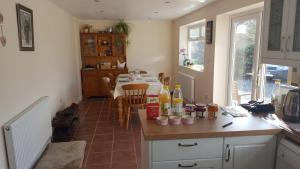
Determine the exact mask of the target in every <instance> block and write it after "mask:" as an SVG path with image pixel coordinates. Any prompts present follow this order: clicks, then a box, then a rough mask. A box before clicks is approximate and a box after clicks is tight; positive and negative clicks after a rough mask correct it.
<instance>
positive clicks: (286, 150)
mask: <svg viewBox="0 0 300 169" xmlns="http://www.w3.org/2000/svg"><path fill="white" fill-rule="evenodd" d="M299 167H300V146H299V145H297V144H294V143H293V142H290V141H288V140H286V139H283V140H281V142H280V144H279V146H278V149H277V163H276V169H299Z"/></svg>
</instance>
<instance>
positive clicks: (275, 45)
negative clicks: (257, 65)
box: [262, 0, 289, 59]
mask: <svg viewBox="0 0 300 169" xmlns="http://www.w3.org/2000/svg"><path fill="white" fill-rule="evenodd" d="M288 1H289V0H266V1H265V9H264V11H265V12H264V24H263V25H264V26H263V32H264V33H263V43H262V58H263V59H264V58H275V59H281V58H284V53H285V49H284V43H285V41H286V30H287V29H286V22H287V18H288V13H287V10H286V9H287V8H288Z"/></svg>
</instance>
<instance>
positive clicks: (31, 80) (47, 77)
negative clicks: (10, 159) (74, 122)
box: [0, 0, 80, 169]
mask: <svg viewBox="0 0 300 169" xmlns="http://www.w3.org/2000/svg"><path fill="white" fill-rule="evenodd" d="M15 3H21V4H23V5H24V6H26V7H28V8H30V9H32V10H33V13H34V18H33V20H34V35H35V51H34V52H23V51H19V44H18V31H17V19H16V18H17V17H16V4H15ZM0 12H1V13H2V14H3V15H4V23H3V25H4V27H3V28H4V35H5V36H6V38H7V46H6V47H2V46H0V126H2V125H3V124H4V123H5V122H7V121H8V120H9V119H10V118H12V117H13V116H15V115H16V114H18V113H19V112H21V111H22V110H23V109H24V108H26V107H27V106H29V105H30V104H31V103H33V102H34V101H36V100H37V99H38V98H40V97H41V96H45V95H47V96H50V99H51V106H50V107H49V109H50V110H51V111H52V112H53V113H55V112H56V111H57V110H58V109H61V108H63V107H65V106H67V105H69V104H70V103H71V102H75V101H78V99H79V98H80V85H79V83H78V82H79V79H78V74H79V69H78V68H77V66H76V65H77V63H76V62H78V60H76V57H75V55H76V48H75V43H74V41H75V40H74V39H75V38H74V19H73V17H72V16H70V15H69V14H67V13H66V12H64V11H63V10H61V9H60V8H58V7H57V6H55V5H54V4H52V3H51V2H49V1H48V0H17V1H15V0H1V1H0ZM32 120H38V119H32ZM0 131H1V132H0V168H1V169H6V168H7V162H6V156H5V149H4V140H3V135H2V134H3V133H2V130H0Z"/></svg>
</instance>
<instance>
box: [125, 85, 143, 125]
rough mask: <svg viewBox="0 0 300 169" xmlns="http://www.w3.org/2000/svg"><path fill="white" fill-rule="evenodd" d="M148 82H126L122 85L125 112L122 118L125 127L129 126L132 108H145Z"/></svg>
mask: <svg viewBox="0 0 300 169" xmlns="http://www.w3.org/2000/svg"><path fill="white" fill-rule="evenodd" d="M148 87H149V85H148V84H128V85H123V86H122V89H123V91H124V106H125V113H124V115H123V118H124V120H125V123H126V126H125V127H126V129H128V127H129V122H130V116H131V113H132V110H133V109H134V108H145V103H146V93H147V90H148Z"/></svg>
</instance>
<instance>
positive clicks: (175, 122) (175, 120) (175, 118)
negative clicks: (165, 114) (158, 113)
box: [169, 116, 181, 125]
mask: <svg viewBox="0 0 300 169" xmlns="http://www.w3.org/2000/svg"><path fill="white" fill-rule="evenodd" d="M169 121H170V124H171V125H179V124H180V123H181V118H180V117H179V116H170V117H169Z"/></svg>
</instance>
